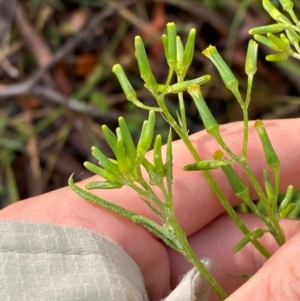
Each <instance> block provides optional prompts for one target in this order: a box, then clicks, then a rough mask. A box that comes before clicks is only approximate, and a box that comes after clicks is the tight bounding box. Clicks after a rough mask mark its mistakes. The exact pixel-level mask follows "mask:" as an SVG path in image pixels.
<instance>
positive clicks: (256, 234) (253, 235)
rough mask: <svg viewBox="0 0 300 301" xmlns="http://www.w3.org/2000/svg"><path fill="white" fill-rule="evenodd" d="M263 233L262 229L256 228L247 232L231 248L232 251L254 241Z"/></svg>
mask: <svg viewBox="0 0 300 301" xmlns="http://www.w3.org/2000/svg"><path fill="white" fill-rule="evenodd" d="M264 234H265V231H264V230H263V229H257V230H254V231H251V232H249V233H247V234H246V235H245V236H244V237H243V238H242V240H241V241H240V242H239V243H238V244H237V245H236V246H235V247H234V248H233V249H232V252H233V253H236V252H238V251H240V250H241V249H242V248H243V247H245V246H246V244H247V243H249V242H251V241H255V240H256V239H258V238H260V237H262V236H263V235H264Z"/></svg>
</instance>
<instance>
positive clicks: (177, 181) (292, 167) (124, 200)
mask: <svg viewBox="0 0 300 301" xmlns="http://www.w3.org/2000/svg"><path fill="white" fill-rule="evenodd" d="M265 126H266V128H267V131H268V133H269V136H270V140H271V141H272V143H273V145H274V148H275V151H276V152H277V154H278V157H279V159H280V161H281V167H280V172H281V191H284V190H285V188H286V187H287V185H288V184H294V185H295V187H296V188H300V186H299V185H300V183H299V181H297V174H298V172H299V166H300V157H299V156H298V149H299V147H300V140H299V139H298V137H299V119H286V120H270V121H266V122H265ZM221 135H222V137H223V139H224V140H225V142H226V143H227V144H228V146H229V147H230V149H231V150H232V151H233V152H234V153H236V154H240V153H241V150H242V145H243V123H242V122H236V123H231V124H226V125H222V126H221ZM190 138H191V141H192V143H193V145H194V146H195V148H196V150H197V152H198V153H199V154H200V155H201V157H202V158H203V159H211V157H212V154H213V152H214V151H215V150H217V149H219V146H218V144H217V143H216V141H215V140H214V139H213V138H212V137H211V136H210V135H208V134H207V133H206V132H205V131H201V132H199V133H197V134H195V135H192V136H191V137H190ZM173 159H174V172H173V175H174V179H173V195H174V204H175V207H176V214H177V217H178V219H179V222H180V224H181V226H182V227H183V229H184V230H185V231H186V233H187V234H188V235H190V234H192V233H194V232H196V231H197V230H199V229H200V228H201V227H203V226H204V225H206V224H208V223H209V222H210V221H212V220H213V219H214V218H216V217H217V216H218V215H220V214H222V213H223V212H224V209H223V207H222V206H221V205H220V202H219V201H218V200H217V198H216V196H215V194H214V192H213V191H212V189H211V188H210V186H209V185H208V183H207V181H206V180H205V178H204V176H203V174H202V173H201V172H187V171H183V169H182V168H183V167H184V166H185V165H187V164H190V163H193V162H194V160H193V159H192V156H191V155H190V154H189V152H188V150H187V148H186V146H185V145H184V144H183V142H182V141H176V142H174V144H173ZM247 161H248V163H249V166H250V168H251V169H252V171H253V173H254V174H255V176H257V177H258V179H259V181H260V183H262V182H263V181H262V177H263V173H262V172H263V169H264V168H266V167H267V164H266V162H265V158H264V154H263V149H262V146H261V143H260V140H259V137H258V135H257V133H256V131H255V129H254V127H253V122H250V124H249V147H248V159H247ZM212 174H213V176H214V178H215V179H216V181H217V183H218V185H219V186H220V188H221V190H222V191H223V193H224V195H225V196H226V197H227V199H228V200H229V201H230V202H231V204H232V205H237V204H238V203H239V202H240V201H239V200H238V199H237V198H236V197H235V196H234V194H233V192H232V189H231V187H230V185H229V184H228V181H227V179H226V177H225V176H224V174H223V172H222V171H221V170H216V171H213V172H212ZM82 184H83V183H82ZM250 187H251V186H250ZM93 193H96V194H99V195H101V196H102V197H103V198H105V199H107V200H110V201H112V202H114V203H116V204H119V205H120V206H122V207H125V208H127V209H129V210H131V211H134V212H137V213H139V214H142V215H145V216H148V217H150V218H152V219H153V220H156V221H159V219H158V218H157V217H156V216H155V214H154V213H153V212H151V210H150V209H149V208H148V207H147V206H146V205H145V204H144V203H143V202H142V201H141V198H140V197H139V196H138V195H137V193H135V192H133V191H132V190H130V189H129V188H128V187H123V188H122V189H118V190H114V191H108V190H106V191H103V190H101V191H96V190H95V191H93ZM124 196H126V197H124ZM252 196H253V197H255V194H254V193H253V191H252Z"/></svg>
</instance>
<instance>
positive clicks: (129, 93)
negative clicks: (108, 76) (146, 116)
mask: <svg viewBox="0 0 300 301" xmlns="http://www.w3.org/2000/svg"><path fill="white" fill-rule="evenodd" d="M142 43H143V42H142ZM144 50H145V49H144ZM140 56H141V55H140ZM139 58H140V57H139ZM146 59H147V56H146ZM140 61H142V59H141V58H140ZM138 62H139V60H138ZM143 62H144V61H143ZM147 63H148V59H147ZM146 65H147V64H146ZM148 66H149V63H148ZM149 68H150V66H149ZM112 71H113V73H115V74H116V76H117V78H118V80H119V82H120V84H121V87H122V89H123V91H124V93H125V96H126V98H127V100H129V101H131V102H132V103H134V104H135V105H136V106H137V107H139V108H141V109H145V110H154V111H157V112H160V111H161V109H160V108H154V107H149V106H146V105H144V104H143V103H141V102H140V101H139V100H138V99H137V95H136V92H135V90H134V89H133V87H132V86H131V84H130V82H129V80H128V78H127V76H126V74H125V72H124V70H123V67H122V66H121V65H119V64H116V65H114V66H113V69H112ZM150 71H151V70H150ZM151 74H152V71H151ZM147 76H148V77H147V79H149V78H151V75H149V74H148V75H147ZM152 76H153V74H152ZM141 77H142V78H143V79H144V81H145V82H146V80H145V78H144V77H143V76H142V75H141ZM153 77H154V76H153ZM154 80H155V79H154ZM146 84H147V82H146ZM148 84H149V85H152V84H153V82H152V81H151V83H150V81H149V80H148ZM148 84H147V88H148V89H149V91H150V92H152V93H154V90H155V93H156V91H157V84H156V81H155V84H154V86H155V89H154V86H149V85H148Z"/></svg>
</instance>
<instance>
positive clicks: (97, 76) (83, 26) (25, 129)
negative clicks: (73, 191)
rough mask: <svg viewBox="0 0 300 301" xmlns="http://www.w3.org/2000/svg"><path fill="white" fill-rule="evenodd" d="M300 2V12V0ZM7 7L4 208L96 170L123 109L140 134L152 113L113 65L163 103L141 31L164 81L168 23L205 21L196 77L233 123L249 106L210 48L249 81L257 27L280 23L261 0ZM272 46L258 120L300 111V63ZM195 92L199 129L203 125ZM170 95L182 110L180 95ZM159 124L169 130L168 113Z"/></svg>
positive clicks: (0, 141)
mask: <svg viewBox="0 0 300 301" xmlns="http://www.w3.org/2000/svg"><path fill="white" fill-rule="evenodd" d="M129 2H130V5H129ZM116 3H118V4H124V5H127V6H126V7H123V8H120V7H115V6H116V5H115V4H116ZM273 4H277V1H276V0H274V1H273ZM295 6H296V7H295V11H296V12H298V15H299V12H300V2H298V1H295ZM0 10H1V11H2V12H3V14H1V17H0V208H1V207H4V206H6V205H8V204H10V203H12V202H15V201H18V200H20V199H24V198H28V197H31V196H34V195H38V194H41V193H43V192H46V191H50V190H53V189H56V188H59V187H62V186H66V185H67V179H68V177H69V176H70V174H71V173H73V172H75V180H79V179H83V178H86V177H88V176H89V173H88V172H87V171H86V170H85V168H84V167H83V166H82V163H83V161H86V160H91V158H90V156H91V155H90V146H91V145H96V146H97V147H98V148H101V149H102V150H106V149H108V148H107V145H105V142H104V139H103V137H102V135H101V131H100V126H101V125H102V124H104V123H105V124H107V125H109V126H110V127H112V128H115V127H116V123H117V117H118V116H120V115H122V116H124V117H125V119H126V120H127V122H128V125H129V127H130V129H131V131H132V132H133V133H134V134H136V135H138V134H139V132H140V128H141V124H142V121H143V120H144V119H145V118H146V114H147V112H144V111H142V110H140V109H138V108H136V107H135V106H133V105H131V104H130V103H128V102H127V101H126V100H125V97H124V95H123V93H122V91H121V88H120V86H119V84H118V82H117V80H116V78H115V76H114V75H113V74H112V72H111V68H112V66H113V64H115V63H117V62H118V63H121V64H122V65H123V67H124V69H125V71H126V73H127V75H128V77H129V79H130V80H131V82H132V83H133V85H134V87H136V88H137V90H138V96H139V99H140V100H141V101H143V102H144V103H146V104H149V105H151V104H153V99H151V97H150V95H148V94H147V93H146V92H145V90H144V89H143V86H142V81H141V79H140V78H139V76H138V70H137V63H136V60H135V58H134V51H133V49H134V48H133V40H134V36H136V35H140V36H141V37H142V38H143V40H144V41H145V43H146V45H147V51H148V53H149V56H150V60H151V64H152V68H153V71H154V74H155V75H156V78H157V79H160V80H161V82H164V80H165V79H166V72H167V70H168V69H167V67H166V66H167V65H166V62H165V58H164V54H163V51H162V45H161V40H160V37H161V34H162V33H163V32H164V30H165V24H166V23H167V22H169V21H174V22H176V24H177V28H178V31H179V34H180V35H181V36H185V34H187V33H188V31H189V30H190V28H192V27H194V28H196V29H197V39H196V52H195V60H194V62H193V66H192V68H191V70H190V73H189V77H190V78H194V77H199V76H201V75H204V74H211V75H212V81H211V82H210V83H208V84H206V85H205V86H204V91H203V93H204V94H205V99H206V100H207V102H208V104H209V106H210V107H211V109H212V111H213V113H214V115H215V116H216V119H217V120H218V122H219V123H227V122H231V121H236V120H241V112H240V109H239V106H238V104H237V103H236V102H235V100H234V99H233V97H232V95H231V94H230V93H229V92H228V91H227V90H226V89H225V88H224V86H223V84H222V82H221V79H220V78H219V76H218V74H217V72H216V70H215V69H214V67H213V66H212V64H211V63H210V61H209V60H207V59H206V58H205V57H204V56H203V55H201V51H202V50H203V49H204V48H206V47H207V46H208V45H209V44H213V45H215V46H217V47H218V49H219V51H220V53H222V55H223V57H225V58H226V60H227V62H229V63H230V64H231V66H232V68H233V70H234V71H235V73H236V75H237V76H238V77H239V80H240V82H241V83H243V80H245V79H246V77H245V75H244V60H245V53H246V46H247V43H248V40H249V38H250V36H249V35H248V30H249V29H250V28H252V27H255V26H260V25H265V24H268V23H269V22H270V19H269V16H268V15H267V14H266V13H265V12H264V10H263V9H262V6H261V1H260V0H243V1H239V0H223V1H217V0H202V1H200V0H198V1H196V0H195V1H191V0H186V1H181V0H165V1H141V0H132V1H116V2H113V1H109V0H64V1H62V0H61V1H59V0H27V1H19V2H17V1H15V0H10V1H6V0H0ZM10 24H11V26H9V25H10ZM267 53H269V52H268V50H267V49H266V48H264V47H262V46H260V49H259V60H258V73H257V75H256V77H255V83H254V89H253V96H252V103H251V105H250V111H249V118H251V119H257V118H261V119H271V118H272V119H274V118H290V117H298V116H299V112H300V109H299V104H300V97H299V93H300V86H299V76H300V68H299V66H298V65H297V64H295V63H294V62H293V61H292V60H289V61H287V62H283V63H268V62H266V61H265V60H264V55H265V54H267ZM243 88H244V87H242V88H241V89H242V91H243ZM185 99H186V106H187V112H188V123H189V129H190V132H191V133H193V132H196V131H198V130H200V129H201V128H202V123H201V120H199V117H198V113H197V110H196V108H195V107H194V105H193V103H192V101H191V99H190V98H189V96H188V95H186V98H185ZM168 101H170V104H172V105H173V106H174V112H176V106H177V103H176V101H175V100H173V99H171V98H170V99H169V100H168ZM157 131H160V132H163V133H165V135H166V134H167V132H168V127H167V126H166V124H165V123H164V121H163V120H162V119H161V120H159V121H158V127H157Z"/></svg>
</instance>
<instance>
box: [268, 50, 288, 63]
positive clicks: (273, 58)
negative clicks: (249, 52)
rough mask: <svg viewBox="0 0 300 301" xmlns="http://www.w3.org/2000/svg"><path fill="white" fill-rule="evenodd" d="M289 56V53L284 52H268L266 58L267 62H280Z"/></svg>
mask: <svg viewBox="0 0 300 301" xmlns="http://www.w3.org/2000/svg"><path fill="white" fill-rule="evenodd" d="M288 57H289V54H288V53H286V52H280V53H274V54H268V55H267V56H266V60H267V61H269V62H280V61H285V60H286V59H287V58H288Z"/></svg>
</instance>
